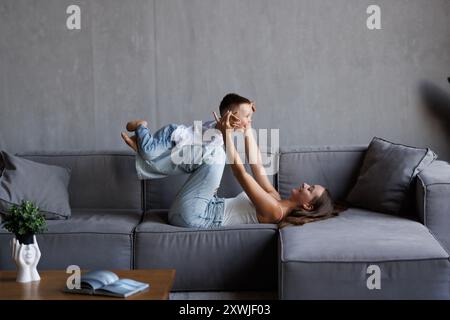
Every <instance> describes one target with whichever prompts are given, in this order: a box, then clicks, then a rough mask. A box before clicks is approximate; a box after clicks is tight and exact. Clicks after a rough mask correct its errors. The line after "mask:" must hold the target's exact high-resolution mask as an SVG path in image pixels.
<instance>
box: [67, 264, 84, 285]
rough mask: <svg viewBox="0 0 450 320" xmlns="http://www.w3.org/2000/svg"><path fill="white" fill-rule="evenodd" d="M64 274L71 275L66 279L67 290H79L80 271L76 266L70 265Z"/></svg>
mask: <svg viewBox="0 0 450 320" xmlns="http://www.w3.org/2000/svg"><path fill="white" fill-rule="evenodd" d="M66 273H70V274H71V275H70V276H69V277H68V278H67V281H66V286H67V289H70V290H72V289H80V288H81V270H80V267H79V266H77V265H74V264H73V265H70V266H68V267H67V269H66Z"/></svg>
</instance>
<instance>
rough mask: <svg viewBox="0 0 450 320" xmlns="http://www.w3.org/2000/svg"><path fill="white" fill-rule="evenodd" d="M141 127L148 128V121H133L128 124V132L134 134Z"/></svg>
mask: <svg viewBox="0 0 450 320" xmlns="http://www.w3.org/2000/svg"><path fill="white" fill-rule="evenodd" d="M140 125H143V126H144V127H147V121H145V120H133V121H130V122H128V123H127V130H128V131H130V132H132V131H134V130H136V129H137V127H139V126H140Z"/></svg>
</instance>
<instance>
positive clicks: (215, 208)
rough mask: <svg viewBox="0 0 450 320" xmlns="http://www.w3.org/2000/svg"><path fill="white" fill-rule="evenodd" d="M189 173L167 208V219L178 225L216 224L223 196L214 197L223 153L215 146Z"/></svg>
mask: <svg viewBox="0 0 450 320" xmlns="http://www.w3.org/2000/svg"><path fill="white" fill-rule="evenodd" d="M205 160H207V161H203V162H202V164H200V165H199V166H198V167H197V168H196V169H195V170H194V171H193V172H192V173H191V175H190V176H189V178H188V180H187V181H186V182H185V183H184V185H183V186H182V187H181V189H180V191H179V192H178V194H177V196H176V198H175V201H174V203H173V204H172V206H171V208H170V211H169V222H170V223H171V224H174V225H177V226H181V227H191V228H192V227H193V228H214V227H219V226H220V225H221V223H222V218H223V207H224V200H223V198H218V197H217V189H218V188H219V185H220V181H221V179H222V174H223V169H224V167H225V160H226V155H225V151H224V150H223V148H222V147H221V146H219V147H216V148H215V149H214V150H213V152H211V153H210V154H209V155H208V159H205Z"/></svg>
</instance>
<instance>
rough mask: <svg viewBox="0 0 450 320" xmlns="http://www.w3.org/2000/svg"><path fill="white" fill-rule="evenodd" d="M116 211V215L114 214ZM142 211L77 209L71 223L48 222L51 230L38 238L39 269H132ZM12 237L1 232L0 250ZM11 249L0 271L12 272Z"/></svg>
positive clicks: (1, 254)
mask: <svg viewBox="0 0 450 320" xmlns="http://www.w3.org/2000/svg"><path fill="white" fill-rule="evenodd" d="M112 211H114V212H112ZM140 219H141V213H140V211H137V210H136V211H133V210H79V209H74V210H73V211H72V216H71V218H70V219H68V220H50V221H47V227H48V230H47V231H46V232H45V233H43V234H39V235H37V241H38V243H39V247H40V249H41V252H42V257H41V260H40V262H39V266H38V267H39V269H41V270H45V269H65V268H67V266H69V265H71V264H75V265H78V266H80V267H81V268H83V269H130V268H132V262H133V245H132V239H133V231H134V229H135V228H136V226H137V225H138V223H139V221H140ZM11 238H12V235H11V234H10V233H8V232H6V231H5V230H3V229H1V230H0V248H9V241H10V239H11ZM13 268H14V261H13V260H12V259H11V256H10V251H9V250H0V269H13Z"/></svg>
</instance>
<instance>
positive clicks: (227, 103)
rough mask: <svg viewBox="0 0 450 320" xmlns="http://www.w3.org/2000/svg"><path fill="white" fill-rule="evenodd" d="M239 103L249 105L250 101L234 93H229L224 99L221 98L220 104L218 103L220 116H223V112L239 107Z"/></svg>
mask: <svg viewBox="0 0 450 320" xmlns="http://www.w3.org/2000/svg"><path fill="white" fill-rule="evenodd" d="M241 103H249V104H250V103H251V101H250V100H249V99H247V98H244V97H242V96H240V95H238V94H236V93H229V94H227V95H226V96H225V97H223V99H222V102H220V106H219V111H220V115H221V116H223V115H224V114H225V112H227V111H228V110H230V109H231V108H233V107H234V106H236V105H240V104H241Z"/></svg>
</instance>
